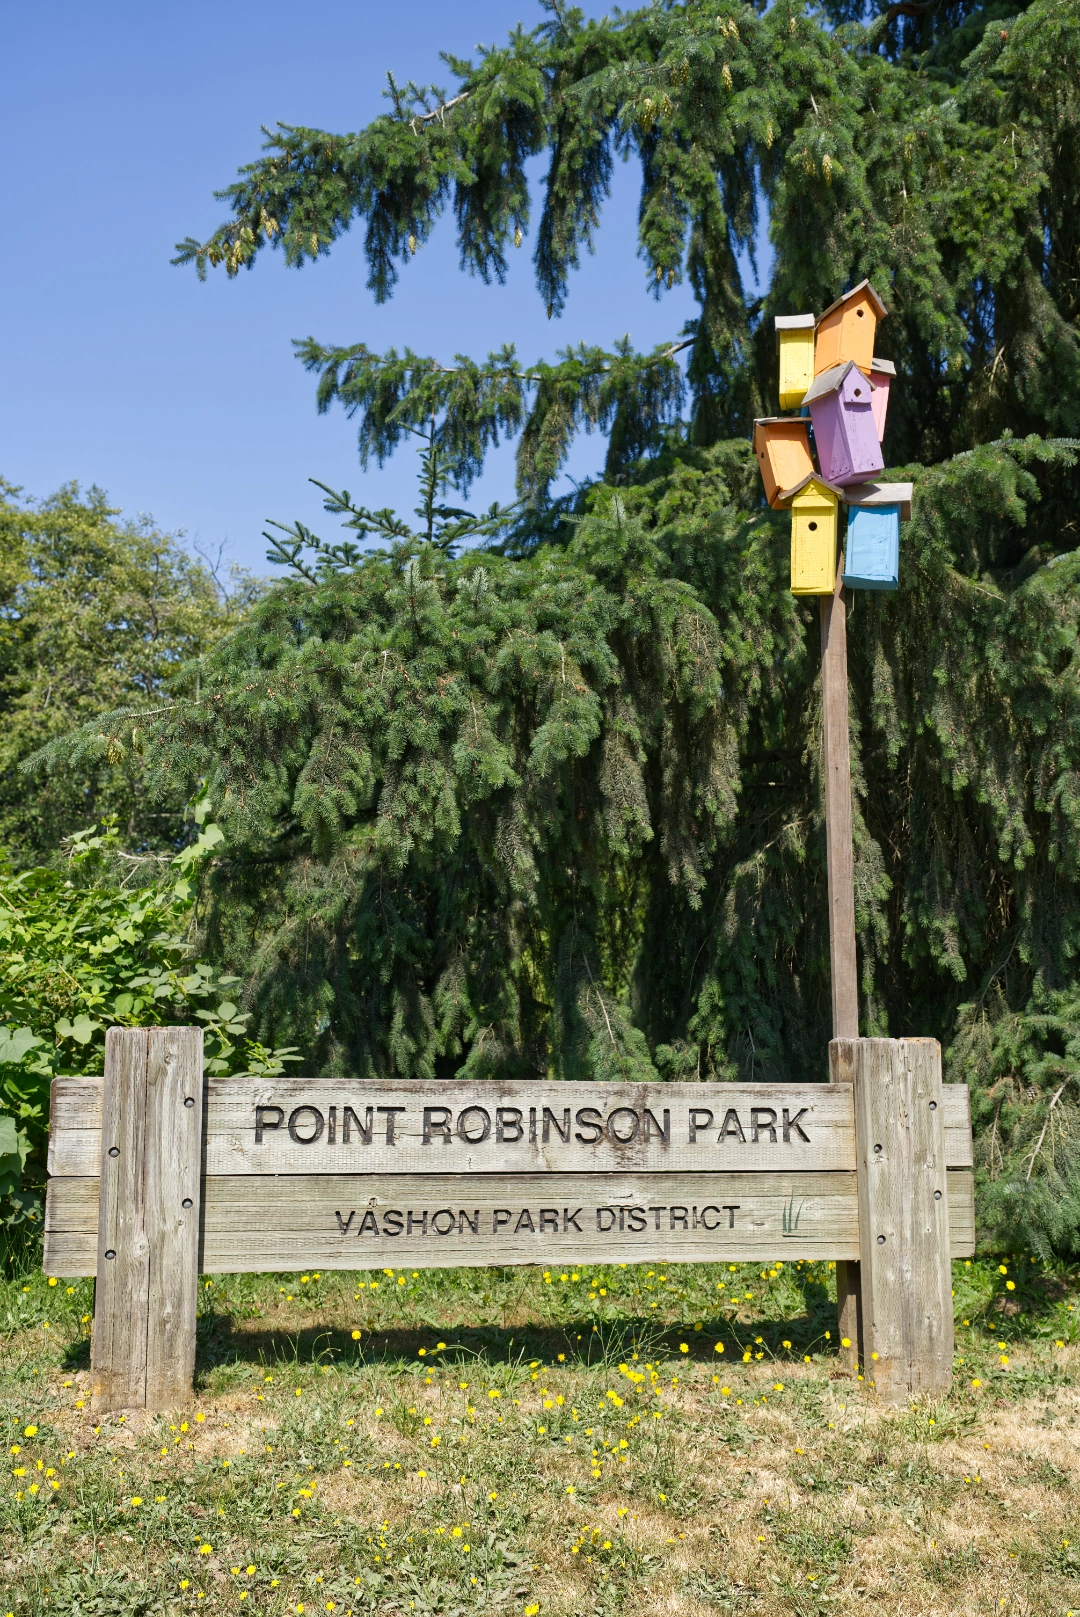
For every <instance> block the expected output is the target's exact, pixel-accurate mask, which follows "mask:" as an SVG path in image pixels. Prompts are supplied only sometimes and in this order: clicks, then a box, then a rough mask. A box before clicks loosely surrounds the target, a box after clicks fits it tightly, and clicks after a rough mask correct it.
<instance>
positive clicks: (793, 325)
mask: <svg viewBox="0 0 1080 1617" xmlns="http://www.w3.org/2000/svg"><path fill="white" fill-rule="evenodd" d="M774 325H775V326H776V346H777V348H779V347H780V334H781V332H783V331H812V330H813V329H814V327H815V326H816V325H817V317H816V316H815V315H812V314H778V315H777V316H776V319H775V321H774Z"/></svg>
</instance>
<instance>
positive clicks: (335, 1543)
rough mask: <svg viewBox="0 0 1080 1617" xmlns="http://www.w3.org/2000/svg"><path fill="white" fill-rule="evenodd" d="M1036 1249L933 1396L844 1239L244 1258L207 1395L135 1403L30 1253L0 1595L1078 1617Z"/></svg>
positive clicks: (520, 1614)
mask: <svg viewBox="0 0 1080 1617" xmlns="http://www.w3.org/2000/svg"><path fill="white" fill-rule="evenodd" d="M1013 1274H1015V1275H1016V1276H1017V1278H1016V1279H1014V1280H1013V1288H1014V1289H1012V1290H1010V1291H1006V1289H1005V1288H1006V1285H1007V1283H1008V1281H1007V1278H1006V1277H1005V1276H1002V1275H1001V1274H999V1272H998V1271H997V1270H996V1268H995V1267H993V1266H986V1265H974V1266H961V1265H958V1266H957V1275H956V1278H957V1288H956V1289H957V1306H958V1310H959V1312H958V1322H957V1324H958V1332H957V1335H958V1345H957V1374H956V1383H955V1388H954V1392H953V1394H952V1395H951V1396H950V1397H949V1398H947V1399H944V1400H941V1401H940V1402H938V1403H936V1404H932V1405H926V1406H922V1407H912V1408H910V1409H907V1410H894V1409H888V1408H885V1407H883V1406H881V1405H880V1404H879V1403H878V1402H877V1400H876V1398H875V1396H874V1394H873V1392H872V1390H871V1389H870V1388H869V1386H868V1384H867V1383H866V1382H861V1381H859V1380H858V1379H857V1378H856V1377H855V1376H852V1375H848V1374H846V1373H845V1372H844V1371H843V1370H842V1369H841V1368H840V1366H839V1364H838V1361H837V1359H836V1358H835V1356H834V1351H833V1349H834V1346H835V1340H834V1339H835V1330H834V1329H832V1330H830V1322H831V1320H832V1319H833V1317H834V1316H833V1314H832V1312H831V1309H832V1303H831V1299H830V1292H829V1271H828V1267H827V1266H826V1265H816V1266H815V1265H803V1266H801V1267H800V1266H795V1267H793V1268H792V1269H785V1268H784V1266H783V1265H774V1266H773V1267H772V1268H770V1269H767V1270H759V1269H754V1270H750V1269H740V1270H733V1269H730V1268H726V1267H725V1268H708V1267H705V1266H698V1267H695V1268H693V1269H690V1268H687V1269H676V1268H674V1267H672V1268H669V1269H667V1270H662V1271H648V1270H634V1269H629V1270H620V1269H619V1268H618V1267H612V1268H611V1269H608V1270H604V1271H600V1270H592V1271H580V1272H576V1273H574V1272H571V1273H568V1274H567V1275H565V1276H561V1275H556V1274H549V1275H543V1274H539V1273H537V1272H535V1271H533V1272H528V1273H525V1272H521V1271H517V1272H515V1271H474V1272H466V1273H465V1274H447V1273H436V1272H432V1273H428V1274H415V1273H413V1272H408V1273H405V1274H395V1273H389V1274H388V1273H385V1272H384V1273H382V1274H380V1275H360V1276H352V1275H336V1276H319V1275H314V1276H312V1275H309V1276H307V1277H300V1276H294V1277H274V1276H266V1277H258V1278H256V1277H251V1276H245V1277H235V1278H229V1279H227V1280H224V1281H215V1282H209V1283H207V1284H206V1286H205V1287H204V1300H203V1317H202V1322H201V1328H200V1329H201V1335H200V1366H199V1390H198V1401H197V1403H196V1405H195V1407H194V1408H193V1409H191V1410H187V1411H182V1412H178V1413H177V1414H176V1415H175V1416H172V1417H166V1418H159V1417H156V1416H146V1415H141V1416H135V1415H132V1416H129V1417H128V1418H126V1419H121V1418H119V1417H109V1418H107V1419H98V1418H97V1417H95V1416H94V1415H92V1413H91V1411H90V1408H89V1404H88V1398H87V1390H88V1389H87V1382H88V1374H87V1370H86V1363H87V1329H88V1319H87V1315H88V1313H89V1297H90V1288H89V1286H88V1285H87V1283H84V1282H79V1283H76V1284H75V1285H73V1286H71V1287H70V1288H69V1287H67V1286H65V1285H64V1283H63V1282H60V1283H59V1284H57V1285H54V1286H52V1287H50V1286H49V1285H48V1284H47V1282H46V1281H45V1279H44V1278H43V1277H40V1276H38V1277H26V1278H24V1279H22V1280H20V1281H17V1282H15V1283H14V1284H11V1285H9V1286H7V1287H6V1288H3V1289H0V1322H2V1321H3V1319H4V1314H5V1310H6V1316H7V1330H6V1334H5V1335H4V1338H3V1341H2V1343H0V1419H2V1420H3V1423H4V1433H5V1440H6V1446H7V1448H8V1449H9V1450H10V1453H9V1454H8V1461H9V1476H8V1479H7V1481H6V1482H5V1483H4V1484H3V1486H2V1487H0V1543H2V1549H0V1590H2V1591H3V1601H2V1602H0V1617H3V1613H4V1612H8V1611H10V1612H12V1613H14V1614H15V1617H38V1614H39V1613H40V1614H44V1613H46V1612H49V1613H63V1614H70V1617H75V1614H76V1613H79V1614H80V1617H83V1614H87V1617H88V1614H90V1613H95V1614H98V1613H102V1614H107V1613H116V1614H118V1617H119V1614H121V1613H122V1614H124V1617H128V1614H140V1613H144V1612H145V1613H151V1612H155V1613H157V1612H163V1613H170V1614H172V1613H189V1612H197V1611H206V1610H209V1609H210V1608H213V1609H215V1610H217V1611H225V1610H227V1611H228V1612H229V1613H237V1614H239V1613H242V1612H243V1613H247V1612H251V1611H259V1612H266V1613H272V1614H275V1617H277V1614H284V1613H297V1614H300V1617H313V1614H314V1613H316V1612H322V1613H329V1614H331V1617H333V1614H336V1617H348V1614H349V1613H354V1614H356V1617H359V1614H360V1613H361V1612H364V1613H380V1614H390V1617H396V1614H399V1613H400V1614H407V1613H413V1612H415V1613H428V1614H436V1613H437V1614H439V1617H451V1614H453V1613H461V1614H463V1617H464V1614H466V1613H472V1612H477V1613H483V1612H492V1613H507V1614H512V1617H524V1614H525V1613H531V1614H533V1617H535V1614H536V1613H537V1612H538V1613H539V1614H541V1617H581V1614H586V1617H591V1614H594V1613H595V1614H599V1617H606V1614H608V1613H611V1614H615V1613H626V1614H634V1617H636V1614H639V1613H640V1614H642V1617H644V1614H646V1613H647V1614H649V1617H653V1614H660V1613H669V1614H671V1617H706V1614H711V1613H717V1612H748V1613H760V1614H762V1617H774V1614H775V1617H780V1614H784V1617H791V1614H798V1617H811V1614H816V1613H824V1612H830V1611H833V1610H836V1611H843V1612H844V1613H853V1614H861V1613H863V1612H865V1613H871V1612H873V1613H875V1614H876V1617H880V1614H882V1613H887V1614H895V1617H901V1614H904V1617H912V1614H918V1617H929V1614H931V1613H939V1612H940V1613H942V1614H945V1613H948V1614H949V1617H956V1614H967V1613H971V1614H975V1613H978V1614H980V1617H982V1614H984V1613H989V1612H995V1613H1007V1614H1020V1613H1030V1614H1032V1617H1034V1614H1036V1613H1037V1614H1039V1617H1044V1614H1050V1613H1061V1614H1062V1617H1064V1614H1065V1613H1066V1612H1068V1611H1069V1610H1070V1609H1072V1610H1077V1611H1080V1559H1078V1555H1077V1548H1080V1489H1078V1482H1080V1475H1078V1473H1080V1451H1078V1438H1080V1376H1078V1373H1077V1372H1078V1370H1080V1344H1078V1343H1077V1341H1076V1331H1075V1327H1074V1323H1073V1321H1074V1319H1075V1310H1076V1305H1075V1303H1074V1301H1073V1293H1072V1289H1071V1282H1070V1277H1069V1276H1067V1275H1057V1276H1053V1277H1048V1276H1045V1275H1042V1274H1038V1273H1034V1272H1028V1271H1026V1270H1023V1269H1020V1270H1015V1271H1013ZM1008 1278H1012V1275H1010V1276H1009V1277H1008ZM400 1282H404V1283H403V1284H401V1283H400ZM654 1304H655V1305H656V1306H653V1305H654ZM965 1322H966V1323H965ZM354 1332H357V1333H359V1334H358V1336H354ZM826 1332H829V1333H830V1334H829V1337H828V1338H826ZM718 1343H722V1344H723V1352H717V1344H718ZM1074 1546H1076V1547H1077V1548H1074Z"/></svg>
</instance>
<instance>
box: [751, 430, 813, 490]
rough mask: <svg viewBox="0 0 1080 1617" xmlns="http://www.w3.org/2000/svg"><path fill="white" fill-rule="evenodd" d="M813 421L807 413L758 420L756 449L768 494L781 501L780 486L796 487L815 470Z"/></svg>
mask: <svg viewBox="0 0 1080 1617" xmlns="http://www.w3.org/2000/svg"><path fill="white" fill-rule="evenodd" d="M808 429H809V423H808V421H807V420H806V417H805V416H798V415H774V416H766V417H765V418H764V420H762V421H755V422H754V453H755V455H756V456H757V459H758V468H759V470H760V472H761V480H762V482H763V483H764V484H765V498H766V499H767V500H768V502H769V504H770V505H772V506H777V505H779V504H780V490H781V489H784V488H794V486H795V484H796V483H801V482H802V480H803V478H804V477H809V476H810V474H811V472H812V471H813V470H814V462H813V461H812V460H811V458H810V433H809V430H808Z"/></svg>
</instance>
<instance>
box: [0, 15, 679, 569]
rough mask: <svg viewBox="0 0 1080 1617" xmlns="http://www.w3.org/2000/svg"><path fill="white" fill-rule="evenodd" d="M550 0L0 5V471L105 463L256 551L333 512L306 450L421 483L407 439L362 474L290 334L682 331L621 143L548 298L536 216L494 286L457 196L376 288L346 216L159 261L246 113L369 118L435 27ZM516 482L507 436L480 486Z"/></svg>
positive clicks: (47, 486) (115, 493)
mask: <svg viewBox="0 0 1080 1617" xmlns="http://www.w3.org/2000/svg"><path fill="white" fill-rule="evenodd" d="M588 9H590V10H593V11H595V12H596V13H597V14H599V13H600V11H601V10H602V9H603V8H602V7H601V6H600V5H595V6H589V8H588ZM540 18H541V13H540V11H539V8H538V7H537V6H535V4H533V3H532V0H459V3H457V4H455V5H453V6H447V5H445V4H443V5H437V4H434V3H431V0H408V3H407V4H397V5H387V4H379V5H375V4H371V3H370V0H354V3H352V4H348V5H346V4H340V3H338V0H324V3H322V4H319V5H317V6H310V7H296V6H295V5H286V4H283V3H281V0H261V3H259V4H257V5H256V4H254V3H253V0H215V3H213V4H210V3H206V0H193V3H188V4H184V5H176V4H173V5H162V4H160V3H159V4H156V5H147V4H145V0H144V3H143V4H138V5H137V4H133V3H120V0H104V3H101V4H98V5H96V6H92V7H90V6H86V5H85V4H74V3H71V0H62V3H58V4H51V5H42V6H22V7H19V8H17V9H16V8H13V9H12V10H11V11H9V12H8V13H7V14H6V18H5V27H4V36H5V37H4V51H3V61H2V63H0V123H2V125H3V126H4V128H3V140H4V145H3V149H4V150H6V151H7V153H8V161H9V167H8V180H7V183H6V192H7V196H6V204H7V205H6V209H5V214H6V226H7V228H6V232H5V234H6V236H7V242H6V251H5V255H4V265H3V285H4V296H3V304H2V307H3V311H4V312H3V317H2V318H3V369H2V373H0V375H2V380H0V476H3V477H5V478H7V479H8V480H9V481H10V482H13V483H16V484H21V485H22V486H23V488H24V490H25V492H26V493H28V494H34V495H39V496H40V495H45V494H48V493H50V492H51V491H52V490H54V489H55V488H56V487H57V486H58V485H59V484H61V483H63V482H66V481H68V480H70V479H77V480H78V481H79V482H80V483H82V484H84V485H85V484H89V483H94V482H96V483H97V484H98V485H99V486H101V487H102V488H104V489H105V490H106V491H107V492H108V494H109V495H110V497H111V499H112V501H113V503H114V504H115V505H118V506H120V507H121V508H122V509H123V511H124V512H125V514H127V515H135V514H137V513H147V514H149V515H151V516H152V517H153V518H154V520H156V521H157V522H158V523H159V524H160V525H161V526H163V527H165V528H169V529H172V530H176V529H184V530H185V531H186V533H187V535H188V539H189V541H190V542H198V543H199V544H201V545H203V546H207V547H211V548H214V549H216V547H217V546H218V545H219V544H220V543H221V542H224V543H225V544H226V545H227V546H228V547H229V554H230V555H231V556H232V558H233V559H235V560H237V561H239V562H241V563H243V564H244V565H246V566H248V567H251V568H253V569H254V570H255V571H258V572H263V571H266V570H267V568H266V564H265V562H264V560H263V557H264V552H265V549H266V546H265V542H264V541H263V539H262V538H261V531H262V527H263V524H264V522H265V519H266V518H268V517H277V518H279V519H281V520H291V519H292V518H294V517H299V518H301V519H302V520H304V521H306V522H308V523H309V524H310V525H311V526H313V527H314V528H315V529H316V531H319V532H322V533H323V534H325V535H332V534H334V533H335V531H336V530H335V523H334V519H333V518H330V517H327V516H325V515H324V514H323V512H322V510H321V504H320V498H319V496H318V495H317V493H316V491H315V490H314V489H312V488H311V487H310V485H309V484H308V483H307V481H306V480H307V478H308V477H309V476H314V477H318V478H320V479H321V480H322V481H323V482H326V483H329V484H331V485H333V486H337V487H342V486H345V487H348V488H349V489H350V491H351V492H352V494H353V495H354V497H355V498H358V499H360V500H362V501H363V502H364V503H365V504H368V505H373V506H377V505H383V504H390V505H395V506H398V507H400V508H402V509H404V510H409V509H411V507H412V505H413V503H414V500H415V485H414V478H415V469H416V468H415V455H414V453H413V451H412V450H411V449H409V448H406V449H403V450H402V451H400V452H399V453H398V455H397V456H396V457H395V458H394V459H393V460H392V461H391V462H389V463H388V464H387V466H386V467H384V468H383V469H382V470H379V469H377V468H373V469H372V470H371V471H370V472H369V473H368V474H367V475H366V476H365V475H363V474H362V473H361V472H360V469H359V465H358V460H357V455H356V448H355V429H354V427H353V426H352V425H351V424H350V423H349V422H348V421H347V419H346V418H345V417H344V415H343V414H342V413H341V412H337V413H335V414H332V415H329V416H319V415H318V414H317V413H316V410H315V405H314V381H313V378H311V377H309V376H308V375H307V374H306V373H305V372H304V371H303V370H302V368H301V367H300V365H299V364H298V362H297V361H296V360H295V359H294V358H293V355H292V349H291V346H290V339H291V338H293V337H302V336H306V335H308V334H312V335H315V336H316V337H318V338H319V339H320V340H324V341H328V342H330V341H334V342H339V341H340V342H351V341H358V340H363V341H365V342H367V343H368V344H369V345H371V346H372V347H374V348H377V349H382V348H386V347H389V346H390V345H391V344H395V345H397V346H399V347H401V346H404V345H405V344H410V345H411V346H413V347H414V348H415V349H417V350H419V351H420V352H426V353H431V354H434V355H435V356H437V357H439V358H441V359H444V360H445V359H449V358H450V357H451V356H452V355H453V354H454V353H455V352H468V353H473V354H483V353H486V351H487V350H488V348H490V347H494V346H496V345H497V344H499V343H501V342H504V341H513V342H515V343H516V344H517V345H518V349H519V352H520V353H521V354H522V356H523V357H524V358H526V359H534V358H537V357H549V356H551V355H553V353H554V351H555V349H556V348H558V347H562V346H563V345H565V344H566V343H568V342H577V341H579V340H587V341H590V342H602V343H610V342H611V341H613V340H614V339H615V338H616V337H618V336H620V335H622V334H623V333H624V332H628V333H629V334H630V336H631V338H632V340H633V341H634V343H635V345H636V346H638V347H642V348H647V347H650V346H652V344H654V343H656V342H659V341H661V340H663V339H665V338H668V337H671V336H673V335H675V334H677V333H678V331H679V329H680V327H681V326H682V324H683V322H684V321H685V320H686V319H687V318H688V317H689V316H690V315H691V314H692V313H693V312H694V308H693V302H692V299H691V297H690V294H689V292H688V291H687V289H686V288H676V289H674V290H673V291H672V292H669V293H666V294H665V295H664V297H663V298H662V299H661V300H660V301H659V302H656V301H654V299H653V298H652V297H651V296H649V295H648V293H647V291H646V286H645V269H644V265H643V264H642V263H641V262H640V261H639V260H638V259H637V258H636V256H635V253H636V242H635V212H636V206H637V196H638V188H639V179H638V173H637V170H636V169H635V168H634V167H632V166H631V167H625V168H624V167H622V166H619V167H618V169H617V173H616V184H615V188H614V192H613V195H612V198H611V200H610V202H609V203H608V206H607V208H606V210H605V213H604V216H603V219H602V228H601V232H600V236H599V239H598V250H597V252H596V254H595V256H594V257H592V258H589V259H587V260H586V261H585V263H584V265H583V268H582V269H581V271H580V272H579V273H578V274H577V275H576V276H575V278H574V280H573V283H572V286H571V293H570V298H569V302H568V306H567V309H566V312H565V313H564V315H563V317H562V319H560V320H553V321H548V319H547V318H546V315H545V311H544V309H543V307H542V305H541V303H540V300H539V297H538V296H537V293H536V290H535V286H534V284H533V277H532V265H531V251H532V241H531V239H530V238H528V237H527V238H526V240H525V242H524V244H523V246H522V248H521V250H520V252H519V253H518V254H517V255H515V257H514V262H513V263H512V265H511V274H510V276H509V278H508V281H507V284H506V285H505V286H502V287H499V286H487V287H486V286H484V285H483V283H482V282H480V281H479V280H476V279H474V278H472V277H470V276H468V275H465V274H462V273H461V272H460V270H459V269H458V265H457V252H456V248H455V244H454V237H453V221H452V218H449V217H448V218H446V219H444V221H443V223H442V225H441V227H440V228H439V230H438V231H437V233H436V235H435V237H434V239H433V241H432V242H431V243H430V244H429V245H428V246H427V247H426V248H424V249H423V250H422V251H421V252H420V253H418V254H417V256H416V258H415V259H414V260H413V261H412V262H411V263H410V264H409V265H408V267H407V268H406V270H405V272H404V274H403V276H402V279H401V281H400V282H399V286H398V290H397V292H396V294H395V296H394V298H393V299H392V300H391V302H390V303H388V304H384V305H382V306H381V307H377V306H376V305H375V303H374V301H373V300H372V297H371V295H370V293H369V292H367V290H366V288H365V281H366V266H365V263H364V259H363V254H362V251H361V239H360V234H359V232H357V234H356V235H355V236H349V237H346V238H345V239H344V240H343V241H342V242H340V243H339V244H338V245H337V247H336V248H335V249H334V251H333V253H332V255H331V257H330V258H329V259H326V260H320V262H319V263H318V264H316V265H313V266H308V267H306V268H304V269H303V270H300V271H296V270H287V269H286V268H285V267H284V264H283V263H282V260H281V258H280V256H279V255H278V254H270V253H267V254H264V255H262V257H261V258H260V260H259V262H258V264H257V265H256V268H255V269H254V270H253V271H252V272H251V273H243V274H241V275H240V277H239V278H238V279H237V280H235V281H231V282H230V281H228V280H227V279H226V278H225V276H224V273H223V272H221V271H219V272H217V273H216V274H211V276H210V279H209V282H208V283H207V284H205V285H203V284H200V283H199V282H198V280H197V279H196V276H195V274H194V271H193V270H182V269H175V268H172V267H171V266H170V263H169V259H170V257H171V256H172V255H173V252H174V244H175V243H176V242H177V241H178V240H179V239H180V238H181V237H183V236H186V235H188V234H189V233H190V234H191V235H195V236H204V235H207V234H209V232H210V230H211V229H212V228H213V226H214V225H215V224H217V223H218V222H219V220H220V219H221V218H222V217H223V210H222V206H221V204H220V203H217V202H215V201H214V199H213V196H212V192H213V191H214V189H215V188H218V187H220V186H222V185H225V184H227V183H228V182H229V181H230V180H231V179H232V177H233V174H234V172H235V170H236V168H237V167H238V166H239V165H240V164H241V163H243V162H246V161H249V160H250V159H251V158H253V157H254V156H256V155H257V152H258V149H259V145H260V140H261V137H260V134H259V128H260V125H262V124H271V123H273V122H274V121H276V120H277V119H281V120H282V121H284V122H289V123H298V124H308V125H313V126H317V127H323V128H327V129H331V130H335V131H346V130H351V129H356V128H359V127H361V126H362V125H363V124H364V123H366V122H367V121H368V120H369V119H370V118H372V117H373V116H375V115H376V114H377V113H378V112H379V111H380V110H381V108H382V106H383V102H382V97H381V92H382V89H383V86H384V83H385V75H386V71H387V69H392V70H393V71H394V73H395V74H396V76H397V77H398V78H399V79H407V78H410V77H411V78H414V79H417V80H419V81H429V80H435V82H438V83H443V84H446V83H448V75H447V73H446V70H445V69H444V68H443V67H442V65H441V64H440V62H439V60H438V53H439V51H440V50H441V49H448V50H451V51H454V52H455V53H459V54H462V55H470V54H472V53H473V52H474V51H475V47H476V44H477V42H478V41H484V42H489V43H490V42H493V41H496V40H502V39H504V38H505V36H506V34H507V33H508V31H509V30H510V28H511V27H512V26H513V25H514V24H515V23H516V22H517V21H519V20H521V21H523V22H524V23H525V24H526V25H527V26H534V25H535V24H536V23H537V22H538V21H539V20H540ZM544 167H545V164H544V163H543V162H542V161H541V162H540V163H538V165H537V170H536V172H537V176H539V175H542V173H543V170H544ZM601 456H602V444H601V442H600V440H599V439H598V438H595V437H593V438H588V437H586V438H583V439H582V440H581V441H580V443H579V444H578V446H577V447H576V448H575V451H574V453H573V457H572V460H571V463H570V468H569V470H570V472H571V474H573V475H577V476H581V475H585V474H587V473H589V472H590V471H592V470H593V469H594V468H595V467H596V466H597V465H598V464H599V462H600V459H601ZM512 489H513V466H512V451H509V450H503V451H501V452H500V453H499V454H498V455H496V456H495V457H493V459H492V460H491V462H490V463H489V468H488V470H487V472H486V473H485V476H484V478H483V479H482V481H481V482H480V483H479V484H477V485H475V487H474V490H473V491H472V493H471V494H470V501H472V502H475V503H485V504H486V503H488V502H489V501H490V500H492V499H495V498H499V499H504V498H511V497H512Z"/></svg>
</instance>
